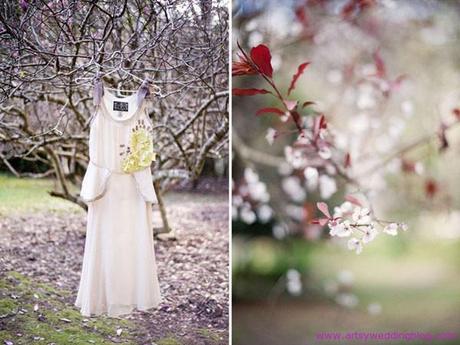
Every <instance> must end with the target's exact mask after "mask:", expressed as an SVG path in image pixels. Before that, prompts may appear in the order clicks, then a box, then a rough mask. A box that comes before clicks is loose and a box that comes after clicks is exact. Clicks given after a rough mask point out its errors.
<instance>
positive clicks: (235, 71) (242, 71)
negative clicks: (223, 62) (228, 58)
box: [232, 55, 257, 76]
mask: <svg viewBox="0 0 460 345" xmlns="http://www.w3.org/2000/svg"><path fill="white" fill-rule="evenodd" d="M239 58H240V61H234V62H233V63H232V76H240V75H254V74H257V70H256V69H255V68H254V67H253V65H252V63H251V62H249V61H248V60H247V59H246V57H245V56H244V55H243V56H239Z"/></svg>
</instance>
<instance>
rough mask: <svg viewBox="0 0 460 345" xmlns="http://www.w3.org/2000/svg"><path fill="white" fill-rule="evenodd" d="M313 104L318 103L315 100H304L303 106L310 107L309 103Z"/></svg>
mask: <svg viewBox="0 0 460 345" xmlns="http://www.w3.org/2000/svg"><path fill="white" fill-rule="evenodd" d="M313 104H316V103H315V102H312V101H306V102H303V104H302V108H305V107H308V106H309V105H313Z"/></svg>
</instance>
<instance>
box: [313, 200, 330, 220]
mask: <svg viewBox="0 0 460 345" xmlns="http://www.w3.org/2000/svg"><path fill="white" fill-rule="evenodd" d="M316 207H318V210H320V211H321V212H322V213H323V214H324V215H325V216H326V217H327V218H328V219H332V217H331V214H330V213H329V207H328V206H327V204H326V203H325V202H317V203H316Z"/></svg>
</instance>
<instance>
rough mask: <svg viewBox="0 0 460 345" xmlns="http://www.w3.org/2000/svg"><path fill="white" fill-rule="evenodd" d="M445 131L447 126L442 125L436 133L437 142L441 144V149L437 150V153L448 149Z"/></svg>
mask: <svg viewBox="0 0 460 345" xmlns="http://www.w3.org/2000/svg"><path fill="white" fill-rule="evenodd" d="M446 129H447V126H446V125H445V124H443V123H442V124H441V127H440V128H439V132H438V137H439V141H440V142H441V147H440V148H439V151H444V150H446V149H447V148H449V141H448V140H447V135H446Z"/></svg>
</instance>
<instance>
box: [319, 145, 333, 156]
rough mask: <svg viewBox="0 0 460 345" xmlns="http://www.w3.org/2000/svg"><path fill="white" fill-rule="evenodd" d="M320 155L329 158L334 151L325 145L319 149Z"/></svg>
mask: <svg viewBox="0 0 460 345" xmlns="http://www.w3.org/2000/svg"><path fill="white" fill-rule="evenodd" d="M318 156H320V157H321V158H322V159H329V158H331V157H332V151H331V149H330V148H329V147H327V146H323V147H321V148H320V149H319V150H318Z"/></svg>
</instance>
